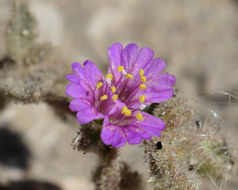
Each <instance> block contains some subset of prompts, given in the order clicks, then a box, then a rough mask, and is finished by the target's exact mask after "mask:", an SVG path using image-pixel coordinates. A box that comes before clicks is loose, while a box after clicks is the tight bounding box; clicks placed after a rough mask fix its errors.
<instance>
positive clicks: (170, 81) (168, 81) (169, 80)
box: [155, 73, 176, 87]
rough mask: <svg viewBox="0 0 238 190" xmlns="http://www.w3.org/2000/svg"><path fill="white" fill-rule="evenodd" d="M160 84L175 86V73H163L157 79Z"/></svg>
mask: <svg viewBox="0 0 238 190" xmlns="http://www.w3.org/2000/svg"><path fill="white" fill-rule="evenodd" d="M155 82H156V83H158V84H159V85H160V86H170V87H172V86H174V85H175V82H176V78H175V76H174V75H169V74H168V73H163V74H160V75H159V76H158V78H157V79H156V81H155Z"/></svg>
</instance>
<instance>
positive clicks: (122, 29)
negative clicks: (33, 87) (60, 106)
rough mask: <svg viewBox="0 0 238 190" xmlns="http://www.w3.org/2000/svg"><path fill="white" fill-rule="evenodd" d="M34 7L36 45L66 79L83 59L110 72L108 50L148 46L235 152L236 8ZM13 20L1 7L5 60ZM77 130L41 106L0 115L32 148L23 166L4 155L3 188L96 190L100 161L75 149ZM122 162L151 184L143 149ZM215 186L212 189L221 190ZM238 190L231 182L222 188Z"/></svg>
mask: <svg viewBox="0 0 238 190" xmlns="http://www.w3.org/2000/svg"><path fill="white" fill-rule="evenodd" d="M30 8H31V11H32V13H33V14H34V16H35V17H36V19H37V22H38V35H39V36H38V38H37V40H38V41H39V42H41V43H42V42H47V43H51V44H52V45H53V47H54V49H55V52H56V55H58V56H59V57H60V58H61V59H62V60H63V61H62V62H64V64H65V66H66V67H67V68H68V71H69V72H70V64H71V63H72V62H74V61H79V62H82V61H83V60H84V59H91V60H93V61H94V62H95V63H96V64H97V65H98V66H99V67H100V68H101V69H103V71H104V72H106V68H107V65H108V59H107V54H106V51H107V47H108V46H110V45H111V44H112V43H114V42H116V41H119V42H121V43H123V44H126V43H128V42H135V43H137V44H139V45H140V46H148V47H151V48H152V49H154V51H155V54H156V56H159V57H161V58H162V59H164V60H166V62H167V68H166V71H167V72H169V73H171V74H174V75H175V76H176V78H177V84H176V88H177V89H178V91H179V93H180V94H181V95H182V96H185V97H187V98H189V99H190V100H193V101H195V102H199V103H200V104H201V105H204V106H206V107H207V109H208V110H212V111H213V110H214V111H215V112H216V113H217V114H214V116H215V117H217V119H220V118H222V120H223V121H224V128H226V129H225V130H226V131H228V133H229V134H230V136H231V139H232V140H231V141H232V143H233V146H234V147H235V145H236V144H237V143H238V141H237V138H236V136H237V135H238V120H237V113H238V105H237V102H238V101H237V99H238V97H237V96H238V85H237V84H238V62H237V60H238V53H237V52H238V23H237V20H238V1H236V0H197V1H191V0H179V1H178V0H167V1H163V0H151V1H142V0H130V1H123V0H100V1H97V0H90V1H85V0H68V1H64V0H51V1H49V0H31V1H30ZM10 17H11V4H10V3H9V1H8V0H0V41H1V43H0V57H3V56H5V54H6V50H5V41H4V31H5V30H4V29H5V27H6V24H7V21H8V19H9V18H10ZM55 66H56V67H57V63H56V64H55ZM0 85H1V84H0ZM72 126H75V125H70V124H68V123H66V122H64V121H62V120H59V119H58V117H57V116H56V114H55V112H53V111H52V110H51V108H50V107H49V106H47V105H46V104H44V103H40V104H36V105H35V104H34V105H20V104H17V105H16V104H14V103H11V104H10V105H8V106H7V107H6V109H4V110H3V111H2V112H1V113H0V130H1V129H3V128H4V129H5V128H7V129H9V130H10V132H9V133H13V135H12V138H13V141H15V140H14V138H15V136H14V134H15V133H17V134H19V135H20V136H21V139H22V140H21V141H22V142H21V143H22V144H23V145H22V146H24V147H25V146H26V147H27V148H26V149H25V148H21V149H22V152H20V153H19V155H20V160H21V161H20V162H19V160H18V159H13V160H11V161H9V162H10V163H6V162H3V161H2V160H1V156H0V182H2V183H6V182H7V181H9V180H10V181H12V180H14V181H18V180H21V179H25V178H27V179H34V180H39V181H42V182H44V181H49V182H52V183H53V184H56V185H58V186H59V187H60V188H62V189H64V190H79V189H80V190H93V189H94V185H93V183H92V182H91V173H92V171H93V169H95V167H96V165H97V162H98V158H97V156H95V155H94V154H86V155H84V154H82V153H80V152H77V151H74V150H73V149H72V147H71V146H70V143H71V140H72V138H73V137H74V136H75V134H76V131H77V128H75V127H72ZM0 132H1V131H0ZM10 136H11V135H10ZM0 142H2V141H1V139H0ZM7 144H9V143H7ZM0 147H1V146H0ZM26 152H27V153H26ZM0 155H1V153H0ZM26 155H27V156H26ZM120 157H121V159H122V160H125V161H126V162H128V163H129V164H130V165H131V166H132V168H133V169H134V170H137V171H139V172H140V173H142V174H143V175H144V181H146V180H147V176H146V173H147V166H146V165H145V164H144V163H143V159H144V158H143V149H142V148H141V147H139V146H129V145H128V146H126V147H123V148H122V149H121V153H120ZM135 158H136V162H135ZM24 163H25V164H24ZM9 165H15V166H17V167H14V168H12V167H9ZM16 168H17V169H16ZM234 179H235V177H234ZM210 184H211V186H209V189H219V188H217V187H216V186H215V185H212V182H210ZM237 187H238V183H237V182H236V181H235V180H231V181H230V182H227V184H226V186H225V187H223V189H226V190H235V189H237ZM0 189H1V187H0ZM145 189H148V190H149V189H151V188H150V186H149V185H148V186H147V187H145Z"/></svg>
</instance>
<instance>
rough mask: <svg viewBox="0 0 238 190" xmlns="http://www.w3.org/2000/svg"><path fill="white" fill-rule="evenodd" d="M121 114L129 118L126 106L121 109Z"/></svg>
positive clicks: (128, 110) (129, 112) (129, 111)
mask: <svg viewBox="0 0 238 190" xmlns="http://www.w3.org/2000/svg"><path fill="white" fill-rule="evenodd" d="M121 113H122V114H124V115H125V116H131V110H130V109H128V108H127V107H126V106H124V107H123V108H122V110H121Z"/></svg>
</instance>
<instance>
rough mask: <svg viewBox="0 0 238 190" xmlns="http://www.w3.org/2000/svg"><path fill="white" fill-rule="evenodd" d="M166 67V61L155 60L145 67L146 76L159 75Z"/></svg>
mask: <svg viewBox="0 0 238 190" xmlns="http://www.w3.org/2000/svg"><path fill="white" fill-rule="evenodd" d="M165 66H166V64H165V61H163V60H162V59H160V58H155V59H154V60H153V61H151V63H150V64H148V65H147V66H145V68H144V69H145V75H149V76H151V75H158V74H159V73H160V72H161V71H163V70H164V68H165Z"/></svg>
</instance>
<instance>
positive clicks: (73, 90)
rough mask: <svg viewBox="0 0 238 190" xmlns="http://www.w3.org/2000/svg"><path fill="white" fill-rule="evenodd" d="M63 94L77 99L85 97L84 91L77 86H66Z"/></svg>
mask: <svg viewBox="0 0 238 190" xmlns="http://www.w3.org/2000/svg"><path fill="white" fill-rule="evenodd" d="M65 94H66V95H68V96H70V97H73V98H79V97H83V96H86V91H85V90H84V89H83V88H82V87H80V86H79V85H76V84H72V83H69V84H68V85H67V86H66V91H65Z"/></svg>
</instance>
